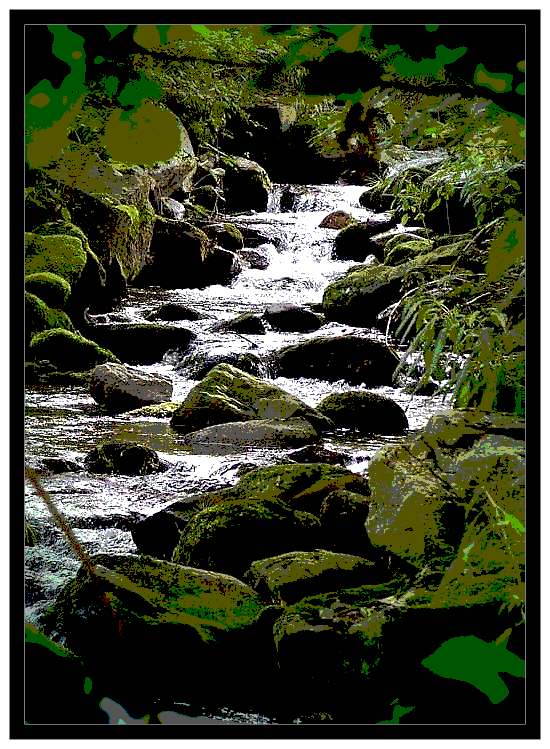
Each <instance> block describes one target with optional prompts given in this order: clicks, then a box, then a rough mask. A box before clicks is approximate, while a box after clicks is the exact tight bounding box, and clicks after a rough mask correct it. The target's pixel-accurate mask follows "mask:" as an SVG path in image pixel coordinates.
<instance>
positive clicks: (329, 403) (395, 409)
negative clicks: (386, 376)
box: [317, 391, 409, 434]
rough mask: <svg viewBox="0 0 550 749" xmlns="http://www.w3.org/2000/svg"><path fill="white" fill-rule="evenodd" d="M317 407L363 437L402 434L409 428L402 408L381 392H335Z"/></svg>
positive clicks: (336, 422) (341, 425)
mask: <svg viewBox="0 0 550 749" xmlns="http://www.w3.org/2000/svg"><path fill="white" fill-rule="evenodd" d="M317 408H318V410H319V411H320V412H321V413H322V414H325V416H328V418H329V419H331V420H332V421H333V422H334V424H335V425H336V426H337V427H345V428H347V429H353V430H355V431H357V432H360V433H362V434H402V433H403V432H405V431H406V430H407V429H408V428H409V422H408V420H407V416H406V414H405V412H404V411H403V409H402V408H401V406H400V405H399V404H398V403H396V402H395V401H392V400H391V398H388V397H386V396H384V395H379V394H378V393H365V392H358V391H349V392H346V393H332V394H331V395H328V396H327V397H326V398H324V399H323V400H322V401H321V402H320V403H319V404H318V405H317Z"/></svg>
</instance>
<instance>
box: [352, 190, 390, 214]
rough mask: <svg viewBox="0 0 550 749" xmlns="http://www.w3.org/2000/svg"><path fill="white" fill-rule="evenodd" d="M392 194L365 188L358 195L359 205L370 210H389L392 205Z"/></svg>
mask: <svg viewBox="0 0 550 749" xmlns="http://www.w3.org/2000/svg"><path fill="white" fill-rule="evenodd" d="M394 199H395V196H394V195H391V194H383V193H379V192H377V191H375V190H365V192H364V193H362V194H361V195H360V196H359V205H360V206H362V207H363V208H367V209H368V210H370V211H389V210H390V209H391V207H392V204H393V201H394Z"/></svg>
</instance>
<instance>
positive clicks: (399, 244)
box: [384, 233, 434, 265]
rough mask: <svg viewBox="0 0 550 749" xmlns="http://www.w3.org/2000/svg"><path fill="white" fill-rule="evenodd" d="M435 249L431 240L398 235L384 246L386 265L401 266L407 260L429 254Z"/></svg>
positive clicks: (403, 234)
mask: <svg viewBox="0 0 550 749" xmlns="http://www.w3.org/2000/svg"><path fill="white" fill-rule="evenodd" d="M433 247H434V243H433V242H432V241H431V240H430V239H424V238H423V237H415V236H414V235H411V234H405V233H401V234H397V235H396V236H394V237H392V238H391V239H390V240H388V241H387V242H386V243H385V245H384V263H385V264H386V265H399V264H400V263H404V262H406V261H407V260H414V258H416V257H418V256H419V255H422V253H424V252H429V251H430V250H432V249H433Z"/></svg>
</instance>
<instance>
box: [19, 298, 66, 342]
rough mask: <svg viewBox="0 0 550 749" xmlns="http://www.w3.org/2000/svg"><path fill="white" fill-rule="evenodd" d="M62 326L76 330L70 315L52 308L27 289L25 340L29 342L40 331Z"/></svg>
mask: <svg viewBox="0 0 550 749" xmlns="http://www.w3.org/2000/svg"><path fill="white" fill-rule="evenodd" d="M57 328H62V329H63V330H67V331H70V332H72V333H74V332H75V328H74V325H73V324H72V322H71V320H70V318H69V316H68V315H67V314H66V313H65V312H63V311H62V310H59V309H51V308H50V307H48V305H47V304H46V303H45V302H43V301H42V299H39V298H38V297H37V296H36V295H35V294H31V293H30V292H29V291H25V341H26V342H27V344H28V343H29V342H30V341H31V340H32V338H33V337H34V336H35V335H37V334H38V333H42V332H44V331H46V330H53V329H57Z"/></svg>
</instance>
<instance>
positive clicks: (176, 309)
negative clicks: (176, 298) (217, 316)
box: [145, 302, 206, 322]
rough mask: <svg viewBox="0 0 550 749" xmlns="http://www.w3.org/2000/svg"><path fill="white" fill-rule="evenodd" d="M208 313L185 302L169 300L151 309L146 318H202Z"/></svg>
mask: <svg viewBox="0 0 550 749" xmlns="http://www.w3.org/2000/svg"><path fill="white" fill-rule="evenodd" d="M205 317H206V315H205V314H203V313H202V312H199V311H198V310H196V309H192V308H191V307H187V306H186V305H185V304H176V303H173V302H169V303H168V304H162V305H161V306H160V307H157V309H154V310H151V311H150V312H148V313H147V314H146V315H145V319H146V320H152V321H155V320H162V321H163V322H174V321H178V320H202V319H203V318H205Z"/></svg>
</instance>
